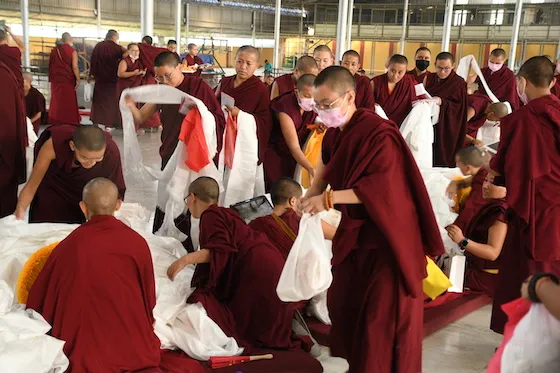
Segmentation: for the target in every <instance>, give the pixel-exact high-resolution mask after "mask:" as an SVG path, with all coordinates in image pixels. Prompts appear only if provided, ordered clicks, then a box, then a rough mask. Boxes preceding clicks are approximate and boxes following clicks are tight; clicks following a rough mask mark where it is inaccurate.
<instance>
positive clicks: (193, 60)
mask: <svg viewBox="0 0 560 373" xmlns="http://www.w3.org/2000/svg"><path fill="white" fill-rule="evenodd" d="M183 61H187V66H194V65H198V66H200V65H204V61H202V58H200V57H199V56H198V55H196V56H194V57H193V56H191V55H190V54H188V53H187V55H186V56H185V58H183ZM192 74H193V75H194V76H200V75H202V69H196V71H195V72H194V73H192Z"/></svg>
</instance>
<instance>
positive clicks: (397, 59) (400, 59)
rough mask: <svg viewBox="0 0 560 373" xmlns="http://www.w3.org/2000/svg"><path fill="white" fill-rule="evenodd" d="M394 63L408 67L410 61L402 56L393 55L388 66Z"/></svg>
mask: <svg viewBox="0 0 560 373" xmlns="http://www.w3.org/2000/svg"><path fill="white" fill-rule="evenodd" d="M393 63H400V64H403V65H408V59H407V58H406V57H405V56H403V55H402V54H393V55H392V56H391V58H390V59H389V63H388V65H391V64H393Z"/></svg>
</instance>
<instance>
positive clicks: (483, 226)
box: [464, 200, 507, 298]
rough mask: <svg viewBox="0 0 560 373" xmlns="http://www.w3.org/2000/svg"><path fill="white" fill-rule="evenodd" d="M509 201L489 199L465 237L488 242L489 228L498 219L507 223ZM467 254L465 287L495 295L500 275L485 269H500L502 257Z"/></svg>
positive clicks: (465, 233) (469, 225) (466, 231)
mask: <svg viewBox="0 0 560 373" xmlns="http://www.w3.org/2000/svg"><path fill="white" fill-rule="evenodd" d="M506 210H507V203H506V202H505V201H504V200H489V201H486V204H485V205H484V206H482V208H481V209H480V210H479V211H478V213H477V214H476V215H475V216H474V217H473V219H472V220H471V221H470V223H469V224H468V226H467V228H466V230H464V235H465V237H468V239H469V240H472V241H474V242H477V243H481V244H488V230H489V229H490V227H492V225H494V224H495V223H496V221H501V222H503V223H506V224H507V215H506ZM465 254H466V256H467V269H466V271H465V287H466V288H468V289H470V290H473V291H481V292H483V293H486V294H488V295H489V296H490V297H492V298H493V297H494V290H495V287H496V280H497V278H498V276H497V275H496V274H492V273H489V272H486V271H485V270H495V269H499V268H500V266H499V264H500V257H498V259H496V260H494V261H490V260H485V259H482V258H479V257H476V256H474V255H472V254H470V253H469V252H465Z"/></svg>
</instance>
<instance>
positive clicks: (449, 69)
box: [436, 66, 453, 72]
mask: <svg viewBox="0 0 560 373" xmlns="http://www.w3.org/2000/svg"><path fill="white" fill-rule="evenodd" d="M436 70H437V71H445V72H448V71H451V70H453V68H452V67H441V66H436Z"/></svg>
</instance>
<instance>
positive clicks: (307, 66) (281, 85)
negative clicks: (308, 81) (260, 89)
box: [270, 56, 319, 100]
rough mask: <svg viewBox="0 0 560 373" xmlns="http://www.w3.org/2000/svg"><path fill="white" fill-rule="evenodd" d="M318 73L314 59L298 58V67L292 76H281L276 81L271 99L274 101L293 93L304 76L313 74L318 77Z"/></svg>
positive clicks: (308, 57) (309, 57)
mask: <svg viewBox="0 0 560 373" xmlns="http://www.w3.org/2000/svg"><path fill="white" fill-rule="evenodd" d="M318 73H319V67H318V66H317V62H316V61H315V59H314V58H313V57H311V56H303V57H300V58H298V60H297V62H296V67H295V69H294V71H293V72H292V73H291V74H284V75H280V76H279V77H278V78H276V79H275V80H274V84H272V91H271V94H270V99H271V100H274V99H275V98H276V97H278V96H281V95H283V94H284V93H287V92H291V91H293V90H294V89H295V88H296V85H297V81H298V79H299V78H300V77H301V76H302V75H306V74H311V75H315V76H316V75H317V74H318Z"/></svg>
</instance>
